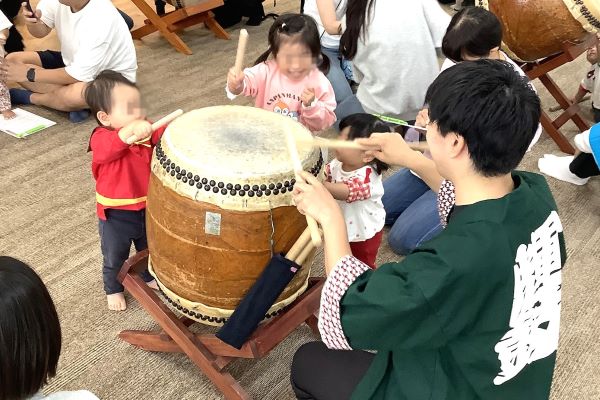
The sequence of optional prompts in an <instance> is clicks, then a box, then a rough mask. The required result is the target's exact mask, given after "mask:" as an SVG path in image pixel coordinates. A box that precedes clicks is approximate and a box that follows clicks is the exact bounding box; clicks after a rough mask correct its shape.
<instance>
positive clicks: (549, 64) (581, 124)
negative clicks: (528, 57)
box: [522, 35, 596, 154]
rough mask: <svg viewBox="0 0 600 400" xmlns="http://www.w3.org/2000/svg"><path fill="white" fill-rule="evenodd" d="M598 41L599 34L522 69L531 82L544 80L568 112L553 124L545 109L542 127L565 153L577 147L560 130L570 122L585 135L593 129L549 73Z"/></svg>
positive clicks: (577, 106) (571, 151) (573, 151)
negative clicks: (537, 79)
mask: <svg viewBox="0 0 600 400" xmlns="http://www.w3.org/2000/svg"><path fill="white" fill-rule="evenodd" d="M595 42H596V37H595V35H590V36H589V37H588V38H587V39H586V40H585V41H584V42H582V43H579V44H568V45H565V47H564V49H563V51H562V52H560V53H558V54H556V55H553V56H550V57H546V58H543V59H541V60H538V61H535V62H529V63H526V64H525V65H523V66H522V68H523V71H525V73H526V74H527V76H528V77H529V79H531V80H534V79H536V78H539V79H540V81H541V82H542V84H543V85H544V86H545V87H546V89H548V91H549V92H550V94H551V95H552V97H554V99H555V100H556V101H557V102H558V104H559V105H560V106H561V108H562V109H563V110H564V112H563V113H562V114H560V115H559V116H558V118H556V119H555V120H554V121H553V120H551V119H550V117H549V116H548V114H546V112H545V111H544V110H543V109H542V114H541V117H540V122H541V123H542V127H543V128H544V130H545V131H546V132H547V133H548V134H549V135H550V137H551V138H552V140H554V142H555V143H556V144H557V145H558V147H559V148H560V149H561V151H563V152H565V153H569V154H574V153H575V149H574V148H573V146H572V145H571V143H570V142H569V140H568V139H567V138H566V137H565V135H563V134H562V133H561V132H560V130H559V129H560V128H561V127H562V126H563V125H564V124H566V123H567V122H568V121H569V120H572V121H573V122H574V123H575V125H577V127H578V128H579V129H580V130H581V131H582V132H583V131H585V130H587V129H589V128H590V126H589V124H588V123H587V122H586V121H585V120H584V119H583V118H582V116H581V115H580V112H581V110H580V108H579V105H578V104H571V103H570V101H569V98H568V97H567V96H566V95H565V94H564V92H563V91H562V90H561V89H560V88H559V87H558V85H557V84H556V82H554V80H553V79H552V78H551V77H550V75H548V73H549V72H551V71H553V70H555V69H557V68H558V67H560V66H562V65H564V64H567V63H569V62H571V61H573V60H575V59H576V58H577V57H579V56H580V55H581V54H583V53H584V52H585V51H586V50H587V49H588V47H590V46H592V45H593V44H594V43H595Z"/></svg>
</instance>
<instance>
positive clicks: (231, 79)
mask: <svg viewBox="0 0 600 400" xmlns="http://www.w3.org/2000/svg"><path fill="white" fill-rule="evenodd" d="M243 84H244V73H243V72H242V73H240V74H238V73H237V72H236V70H235V68H231V69H230V70H229V73H228V74H227V88H228V89H229V91H230V92H231V93H233V94H236V95H237V94H240V93H241V92H242V89H243Z"/></svg>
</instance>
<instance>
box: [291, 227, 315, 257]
mask: <svg viewBox="0 0 600 400" xmlns="http://www.w3.org/2000/svg"><path fill="white" fill-rule="evenodd" d="M307 243H310V229H308V227H306V229H305V230H304V231H303V232H302V234H301V235H300V237H299V238H298V240H296V242H295V243H294V244H293V245H292V248H291V249H290V251H288V253H287V254H286V255H285V258H287V259H288V260H290V261H294V260H295V259H296V258H297V257H298V255H299V254H300V252H301V251H302V249H303V248H304V247H305V246H306V244H307Z"/></svg>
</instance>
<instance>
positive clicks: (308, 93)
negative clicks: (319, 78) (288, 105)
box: [300, 88, 315, 107]
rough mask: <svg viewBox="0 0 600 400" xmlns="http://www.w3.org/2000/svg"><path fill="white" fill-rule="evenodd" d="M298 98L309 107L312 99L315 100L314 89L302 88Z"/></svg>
mask: <svg viewBox="0 0 600 400" xmlns="http://www.w3.org/2000/svg"><path fill="white" fill-rule="evenodd" d="M300 100H302V104H304V107H310V105H311V104H312V103H313V101H315V89H312V88H306V89H304V91H303V92H302V95H301V96H300Z"/></svg>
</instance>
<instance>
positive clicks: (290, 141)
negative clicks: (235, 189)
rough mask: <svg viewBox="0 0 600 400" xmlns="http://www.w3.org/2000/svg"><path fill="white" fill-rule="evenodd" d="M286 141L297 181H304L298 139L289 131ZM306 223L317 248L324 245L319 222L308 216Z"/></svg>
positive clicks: (286, 133) (286, 131)
mask: <svg viewBox="0 0 600 400" xmlns="http://www.w3.org/2000/svg"><path fill="white" fill-rule="evenodd" d="M285 139H286V143H287V148H288V153H289V154H290V158H291V159H292V165H293V166H294V173H295V174H296V181H298V182H299V181H300V180H302V177H301V176H300V175H298V171H300V170H302V162H301V161H300V156H299V155H298V149H297V148H296V138H295V137H294V134H293V133H292V132H291V131H290V130H289V129H286V130H285ZM306 223H307V224H308V229H309V230H310V238H311V240H312V243H313V245H314V246H315V247H319V246H320V245H321V243H322V240H321V234H320V233H319V226H318V225H317V221H315V219H314V218H313V217H311V216H309V215H307V216H306Z"/></svg>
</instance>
